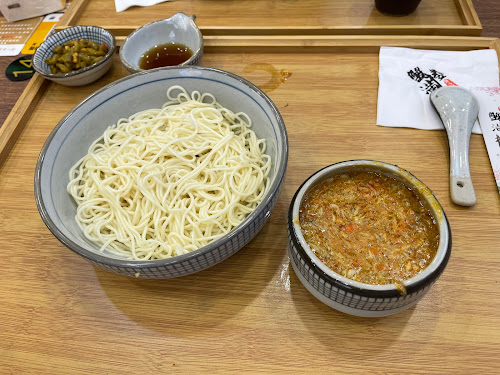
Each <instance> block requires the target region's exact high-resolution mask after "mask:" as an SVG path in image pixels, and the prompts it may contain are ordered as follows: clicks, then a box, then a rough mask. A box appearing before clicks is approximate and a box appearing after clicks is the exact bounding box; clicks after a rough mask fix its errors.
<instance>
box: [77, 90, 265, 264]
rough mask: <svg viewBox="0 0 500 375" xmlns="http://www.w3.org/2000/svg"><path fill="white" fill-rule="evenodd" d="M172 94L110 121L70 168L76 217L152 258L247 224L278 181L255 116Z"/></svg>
mask: <svg viewBox="0 0 500 375" xmlns="http://www.w3.org/2000/svg"><path fill="white" fill-rule="evenodd" d="M174 91H176V92H178V94H177V95H174ZM167 97H168V100H169V101H168V102H167V103H165V104H164V105H163V107H162V108H161V109H149V110H146V111H142V112H139V113H136V114H134V115H132V116H131V117H129V118H128V119H121V120H119V121H118V123H117V124H116V125H112V126H110V127H109V128H108V129H107V130H106V131H105V132H104V134H103V136H102V137H100V138H99V139H97V140H96V141H95V142H94V143H93V144H92V145H91V146H90V148H89V152H88V154H87V155H85V156H84V157H83V158H82V159H81V160H79V161H78V162H77V163H76V164H75V165H74V166H73V167H72V168H71V170H70V173H69V176H70V177H69V179H70V182H69V184H68V187H67V191H68V193H69V194H70V195H71V196H72V197H73V198H74V199H75V201H76V203H77V205H78V207H77V213H76V221H77V223H78V225H79V226H80V228H81V229H82V231H83V232H84V233H85V236H86V237H87V238H88V239H89V240H91V241H94V242H96V243H98V244H100V245H101V251H104V249H107V250H108V251H111V252H113V253H115V254H117V255H120V256H123V257H126V258H127V259H135V260H148V259H164V258H169V257H172V256H176V255H181V254H185V253H187V252H190V251H193V250H196V249H198V248H200V247H203V246H205V245H207V244H208V243H209V242H211V241H213V240H214V239H216V238H219V237H221V236H223V235H224V234H226V233H228V232H229V231H230V230H231V229H233V228H234V227H236V226H237V225H238V224H240V223H241V222H242V221H243V220H244V219H245V217H246V216H247V215H248V214H249V213H250V212H252V211H253V210H254V209H255V208H256V207H257V205H258V204H259V203H260V202H261V201H262V199H263V197H264V194H265V192H266V191H267V189H268V187H269V178H268V174H269V171H270V168H271V158H270V157H269V156H268V155H267V154H265V149H266V143H265V140H264V139H258V138H257V136H256V135H255V133H254V132H253V131H252V130H251V129H250V127H251V124H252V123H251V120H250V118H249V117H248V115H246V114H245V113H242V112H240V113H233V112H231V111H230V110H229V109H227V108H224V107H222V106H221V105H220V104H219V103H218V102H217V101H216V99H215V97H214V96H213V95H211V94H207V93H206V94H200V93H199V92H197V91H193V92H192V93H191V95H189V94H188V92H187V91H186V90H185V89H184V88H182V87H180V86H174V87H171V88H170V89H169V90H168V92H167Z"/></svg>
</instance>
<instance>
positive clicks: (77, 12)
mask: <svg viewBox="0 0 500 375" xmlns="http://www.w3.org/2000/svg"><path fill="white" fill-rule="evenodd" d="M89 2H90V0H72V1H71V4H70V6H69V7H68V9H66V12H64V15H63V16H62V17H61V20H60V21H59V23H58V24H57V25H58V26H74V25H76V23H77V22H78V19H79V18H80V16H81V15H82V14H83V12H84V11H85V8H86V7H87V5H88V4H89Z"/></svg>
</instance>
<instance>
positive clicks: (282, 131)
mask: <svg viewBox="0 0 500 375" xmlns="http://www.w3.org/2000/svg"><path fill="white" fill-rule="evenodd" d="M186 69H189V70H193V71H209V72H213V73H215V74H218V75H220V74H222V75H224V76H226V77H229V78H230V79H232V80H236V81H238V82H240V83H241V84H243V85H245V86H246V87H248V88H249V89H250V90H251V91H252V92H254V93H255V94H257V95H258V96H259V97H260V98H262V99H263V100H264V102H265V103H266V104H267V105H268V106H269V111H270V115H271V116H272V117H274V118H275V119H276V121H277V124H278V128H279V132H278V139H277V142H279V143H281V146H282V149H283V158H281V159H280V160H277V161H276V164H277V169H276V177H275V179H274V181H273V183H272V184H271V186H270V187H269V191H268V192H267V193H266V195H265V196H264V198H263V200H262V201H261V202H260V204H259V205H258V206H257V208H256V209H255V210H254V211H252V212H251V213H250V214H249V215H248V216H247V217H246V218H245V220H244V221H243V222H242V223H240V224H239V225H238V226H237V227H236V228H234V229H233V230H231V231H230V232H229V233H228V234H226V235H225V236H223V237H221V238H219V239H217V240H215V241H213V242H211V243H209V244H208V245H206V246H204V247H202V248H200V249H197V250H194V251H192V252H190V253H187V254H183V255H178V256H175V257H172V258H168V259H161V260H147V261H133V260H123V259H116V258H110V257H107V256H105V255H101V254H97V253H94V252H92V251H90V250H87V249H85V248H84V247H82V246H80V245H78V244H76V243H75V242H73V241H72V240H71V239H69V238H68V237H67V236H65V235H64V234H63V233H62V232H61V231H60V230H59V229H58V228H57V226H56V225H55V224H54V222H53V221H52V219H51V218H50V216H49V214H48V213H47V210H46V208H45V203H44V201H43V198H42V192H41V184H40V179H41V171H42V166H43V163H44V156H45V153H46V152H47V149H48V148H49V146H50V143H51V141H52V139H53V138H54V136H55V134H56V133H57V131H58V130H59V128H61V127H62V126H63V125H64V123H65V122H66V120H67V119H68V118H69V117H70V116H71V115H72V114H73V113H74V112H75V111H77V110H78V109H79V108H80V107H81V106H83V104H84V103H85V102H86V101H88V100H90V99H91V98H93V97H95V96H97V95H99V94H100V93H102V92H104V91H106V90H108V89H110V88H111V87H113V86H116V85H118V84H120V83H121V82H125V81H127V80H131V79H136V78H139V77H140V76H141V75H146V74H152V73H157V72H159V71H163V70H165V71H167V70H173V71H175V70H178V71H185V70H186ZM193 76H194V75H193ZM288 148H289V146H288V135H287V131H286V127H285V122H284V121H283V118H282V116H281V114H280V112H279V111H278V108H277V107H276V105H275V104H274V103H273V102H272V100H271V99H270V98H269V97H268V96H267V95H266V94H265V93H264V92H263V91H262V90H261V89H259V88H258V87H257V86H256V85H254V84H253V83H251V82H250V81H247V80H246V79H244V78H242V77H240V76H238V75H236V74H234V73H230V72H227V71H224V70H220V69H215V68H209V67H200V66H186V67H177V66H174V67H165V68H158V69H153V70H149V71H143V72H138V73H134V74H131V75H130V76H127V77H124V78H121V79H119V80H116V81H114V82H112V83H110V84H108V85H106V86H104V87H102V88H101V89H99V90H97V91H96V92H94V93H93V94H91V95H90V96H88V97H87V98H85V99H84V100H82V101H81V102H80V103H79V104H78V105H76V106H75V107H74V108H73V109H72V110H70V111H69V112H68V113H67V114H66V116H64V117H63V118H62V119H61V121H59V123H58V124H57V125H56V127H55V128H54V129H53V130H52V132H51V133H50V134H49V136H48V137H47V140H46V141H45V144H44V145H43V147H42V149H41V151H40V155H39V157H38V161H37V164H36V167H35V176H34V192H35V202H36V205H37V208H38V211H39V213H40V216H41V217H42V220H43V222H44V223H45V225H46V226H47V228H48V229H49V230H50V231H51V232H52V234H53V235H54V236H55V237H56V238H57V239H58V240H59V241H60V242H61V243H63V244H64V245H65V246H66V247H68V248H69V249H71V250H72V251H74V252H76V253H77V254H79V255H81V256H82V257H84V258H86V259H89V260H91V261H94V262H97V263H101V264H105V265H108V266H113V267H127V268H133V269H137V270H140V269H142V268H151V267H163V266H166V265H173V264H178V263H182V262H184V261H189V260H190V259H193V258H196V257H197V256H198V255H200V254H205V253H209V252H211V251H213V250H215V249H217V248H218V247H219V246H221V245H222V244H224V243H226V242H228V241H231V240H232V239H233V238H234V237H236V236H238V235H239V234H240V233H242V232H244V231H245V229H246V228H248V227H249V226H251V225H252V223H253V221H254V219H255V218H256V217H258V216H259V215H260V214H261V212H262V211H263V210H264V209H265V208H266V207H267V206H268V205H269V204H270V203H271V202H272V200H273V197H274V196H275V195H276V194H279V191H280V187H281V185H282V183H283V180H284V178H285V172H286V168H287V164H288V152H289V151H288Z"/></svg>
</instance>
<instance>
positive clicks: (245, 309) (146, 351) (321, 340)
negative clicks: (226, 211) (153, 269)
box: [0, 37, 500, 374]
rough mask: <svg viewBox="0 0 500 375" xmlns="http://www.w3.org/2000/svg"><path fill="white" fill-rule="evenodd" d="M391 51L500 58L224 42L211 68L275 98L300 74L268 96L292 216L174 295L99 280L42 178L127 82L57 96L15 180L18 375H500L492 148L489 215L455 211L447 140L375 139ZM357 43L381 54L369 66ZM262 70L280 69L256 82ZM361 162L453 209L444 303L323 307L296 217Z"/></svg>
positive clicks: (486, 174) (9, 244)
mask: <svg viewBox="0 0 500 375" xmlns="http://www.w3.org/2000/svg"><path fill="white" fill-rule="evenodd" d="M306 40H309V42H306ZM377 40H378V43H379V46H380V45H386V44H393V43H398V45H405V44H406V45H409V46H414V45H417V44H418V45H421V46H425V47H426V48H445V49H458V50H462V49H464V48H472V46H474V44H476V47H475V48H488V46H492V47H495V48H497V52H498V51H499V50H498V42H497V40H495V39H491V38H481V39H476V38H453V39H451V40H449V41H448V42H447V43H446V44H444V45H443V44H442V43H443V40H442V39H440V38H439V37H435V38H433V37H418V38H416V37H376V38H373V37H366V38H360V39H357V38H346V37H328V38H327V37H322V38H311V37H306V38H304V37H303V38H299V37H283V38H272V39H271V40H269V41H268V44H267V46H265V48H264V49H263V50H262V49H261V47H262V45H261V44H262V43H261V41H259V40H257V41H255V38H253V37H248V38H246V39H245V38H244V37H238V38H234V40H233V41H231V38H229V37H214V38H212V39H210V43H209V48H207V52H206V55H205V56H204V58H203V64H204V65H206V66H212V67H217V68H220V69H224V70H229V71H231V72H234V73H236V74H238V75H241V76H242V77H244V78H246V79H248V80H250V81H252V82H253V83H255V84H257V85H258V86H261V87H266V84H267V82H268V81H269V80H270V73H269V71H271V72H280V71H281V70H286V71H288V72H290V73H291V76H290V77H289V78H288V79H287V80H286V81H284V82H283V83H282V84H280V85H279V86H277V87H275V88H270V89H267V90H266V93H267V94H268V95H269V96H270V98H271V99H272V100H273V101H274V103H275V104H276V106H277V108H278V109H279V111H280V112H281V114H282V116H283V118H284V121H285V124H286V126H287V130H288V135H289V141H290V157H289V165H288V170H287V175H286V180H285V186H284V190H283V193H282V195H281V197H280V199H279V201H278V204H277V207H276V209H275V210H274V212H273V213H272V215H271V217H270V220H269V222H268V223H267V224H266V225H265V227H264V228H263V230H262V231H261V232H260V233H259V234H258V236H257V237H256V238H255V239H254V240H253V241H252V242H251V243H250V244H249V245H247V246H246V247H245V248H244V249H242V250H241V251H240V252H238V253H237V254H236V255H234V256H232V257H231V258H229V259H228V260H226V261H224V262H223V263H221V264H219V265H217V266H215V267H212V268H210V269H208V270H206V271H203V272H200V273H198V274H195V275H191V276H187V277H183V278H179V279H172V280H163V281H154V280H136V279H128V278H124V277H121V276H118V275H115V274H112V273H109V272H107V271H104V270H101V269H99V268H95V267H93V266H91V265H90V264H89V263H87V262H86V261H84V260H83V259H81V258H80V257H78V256H77V255H75V254H73V253H72V252H71V251H69V250H68V249H67V248H65V247H64V246H63V245H62V244H60V243H59V242H58V241H57V240H56V239H55V238H54V237H53V236H52V235H51V234H50V232H49V231H48V230H47V228H46V227H45V225H44V224H43V222H42V220H41V219H40V217H39V215H38V212H37V209H36V205H35V202H34V197H33V171H34V168H35V164H36V161H37V157H38V153H39V151H40V149H41V147H42V145H43V143H44V141H45V139H46V137H47V136H48V134H49V133H50V132H51V130H52V129H53V127H54V126H55V125H56V124H57V122H58V121H59V120H60V119H61V118H62V117H63V116H64V114H65V113H67V111H69V110H70V109H71V108H72V107H73V106H74V105H75V104H76V103H77V102H79V101H80V100H82V99H84V98H85V97H86V96H88V95H89V94H91V93H92V92H94V91H95V90H97V89H98V88H100V87H102V86H104V85H105V84H108V83H111V82H113V81H114V80H116V79H118V78H120V77H123V76H125V75H127V72H126V71H125V69H124V68H123V67H122V66H121V64H120V63H119V59H118V57H117V56H115V63H114V65H113V68H112V69H111V70H110V72H108V73H107V74H106V75H105V76H104V77H103V79H102V80H100V81H98V82H96V83H94V84H92V85H90V86H87V87H83V88H78V89H77V88H70V87H64V86H59V85H52V84H51V85H49V86H48V88H47V90H46V92H45V94H44V95H43V97H42V98H41V100H40V103H39V105H38V106H37V107H36V108H35V109H34V111H33V114H32V116H31V117H30V119H29V121H28V122H27V124H26V127H25V129H24V131H23V132H22V133H21V135H20V137H19V139H18V142H17V143H16V144H15V145H14V147H13V149H12V152H11V154H10V156H9V157H8V158H7V160H6V161H5V163H4V164H3V166H1V167H0V207H2V209H1V210H0V226H1V228H2V250H3V253H4V254H5V259H6V261H5V262H4V265H5V266H6V270H5V271H4V274H5V275H6V276H7V277H5V281H4V283H3V288H2V303H0V314H1V315H2V320H0V368H1V369H2V372H3V373H7V374H67V373H71V374H103V373H106V374H108V373H109V374H116V373H120V374H137V373H165V372H175V373H184V374H198V373H216V374H226V373H227V374H229V373H252V374H253V373H291V374H297V373H349V374H366V373H369V374H406V373H411V374H470V373H484V374H494V373H498V372H499V371H500V365H499V364H498V361H497V356H498V350H499V343H500V315H499V314H498V311H500V298H499V297H500V296H499V291H498V286H499V281H500V280H499V273H498V269H499V267H500V253H499V252H498V238H499V237H500V226H499V225H498V224H499V221H498V218H499V215H500V197H499V194H498V191H497V190H496V187H495V184H494V181H493V176H492V172H491V166H490V164H489V160H488V156H487V153H486V149H485V146H484V142H483V140H482V138H481V136H478V135H473V136H472V139H471V151H470V164H471V173H472V178H473V181H474V186H475V188H476V194H477V198H478V203H477V205H476V206H474V207H472V208H461V207H458V206H456V205H454V204H453V203H452V202H451V200H450V196H449V186H448V150H447V140H446V135H445V133H444V132H442V131H421V130H415V129H403V128H384V127H377V126H376V125H375V119H376V101H377V87H378V50H377V48H376V41H377ZM273 43H274V46H273ZM283 44H285V45H286V46H285V47H280V46H282V45H283ZM353 44H358V45H361V46H364V47H367V46H368V47H369V48H368V49H366V50H364V52H359V49H358V48H354V49H353V48H351V46H352V45H353ZM228 45H230V46H231V48H226V47H227V46H228ZM440 45H441V47H439V46H440ZM234 46H237V48H233V47H234ZM245 46H246V47H245ZM325 46H326V47H327V48H325ZM256 47H258V48H256ZM253 63H258V64H267V65H266V69H264V70H253V71H252V70H251V69H248V67H249V66H250V64H253ZM358 158H368V159H379V160H384V161H387V162H390V163H394V164H397V165H399V166H401V167H403V168H405V169H408V170H410V171H411V172H413V173H414V174H415V175H416V176H417V177H419V178H420V179H421V180H423V181H424V182H425V183H426V184H428V185H429V187H430V188H431V189H432V190H433V191H434V193H435V194H436V196H437V198H438V199H439V201H440V202H441V203H442V205H443V207H444V209H445V211H446V214H447V216H448V218H449V221H450V224H451V228H452V233H453V251H452V256H451V259H450V262H449V264H448V267H447V268H446V270H445V271H444V273H443V275H442V277H441V278H440V279H439V280H438V282H437V283H436V284H435V285H434V286H433V287H432V289H431V290H430V292H429V293H428V294H427V295H426V296H425V297H424V298H423V300H422V301H421V302H420V303H418V304H417V305H416V306H415V307H413V308H411V309H410V310H408V311H406V312H403V313H401V314H398V315H395V316H392V317H387V318H381V319H365V318H355V317H351V316H348V315H345V314H342V313H339V312H336V311H335V310H332V309H331V308H329V307H327V306H325V305H323V304H322V303H320V302H319V301H317V300H316V299H315V298H314V297H312V296H311V294H309V292H307V290H306V289H305V288H304V287H303V286H302V284H301V283H300V281H299V280H298V279H297V277H296V276H295V274H294V272H293V270H292V269H291V267H290V263H289V259H288V257H287V252H286V246H287V234H286V224H285V216H286V212H287V209H288V205H289V202H290V200H291V197H292V195H293V193H294V192H295V190H296V189H297V188H298V186H299V185H300V184H301V182H302V181H303V180H304V179H305V178H306V177H307V176H309V175H310V174H311V173H313V172H314V171H316V170H317V169H319V168H321V167H323V166H325V165H328V164H331V163H334V162H337V161H341V160H347V159H358ZM61 183H64V182H63V181H62V182H61Z"/></svg>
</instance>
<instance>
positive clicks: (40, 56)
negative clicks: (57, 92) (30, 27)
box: [33, 26, 116, 86]
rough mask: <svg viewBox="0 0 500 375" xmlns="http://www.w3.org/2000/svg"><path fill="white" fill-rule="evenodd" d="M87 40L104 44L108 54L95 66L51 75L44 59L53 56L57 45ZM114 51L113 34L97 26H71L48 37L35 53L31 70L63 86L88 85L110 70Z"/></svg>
mask: <svg viewBox="0 0 500 375" xmlns="http://www.w3.org/2000/svg"><path fill="white" fill-rule="evenodd" d="M75 39H88V40H92V41H94V42H96V43H97V44H102V43H104V44H106V45H107V46H108V53H107V54H106V55H105V56H104V57H103V58H102V59H101V60H99V61H98V62H96V63H95V64H92V65H89V66H87V67H85V68H82V69H79V70H75V71H72V72H69V73H62V74H53V73H51V72H50V68H49V66H48V65H47V63H46V62H45V59H46V58H48V57H51V56H52V55H53V52H52V50H53V48H54V47H55V46H57V45H62V44H63V43H66V42H69V41H72V40H75ZM115 50H116V40H115V37H114V35H113V34H111V32H109V31H108V30H106V29H103V28H101V27H98V26H73V27H69V28H67V29H64V30H61V31H59V32H57V33H55V34H52V35H51V36H49V37H48V38H47V39H46V40H45V41H44V42H43V43H42V44H41V45H40V47H38V48H37V50H36V51H35V55H34V56H33V69H35V71H36V72H37V73H38V74H40V75H41V76H42V77H44V78H46V79H49V80H51V81H54V82H56V83H59V84H61V85H65V86H83V85H88V84H90V83H92V82H94V81H96V80H98V79H99V78H101V77H102V76H103V75H104V74H105V73H106V72H107V71H108V70H109V68H111V65H112V62H113V59H112V58H111V57H112V56H113V54H114V53H115Z"/></svg>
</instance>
